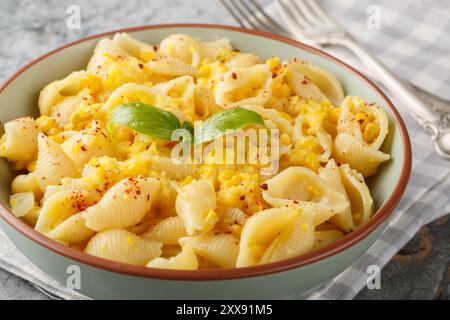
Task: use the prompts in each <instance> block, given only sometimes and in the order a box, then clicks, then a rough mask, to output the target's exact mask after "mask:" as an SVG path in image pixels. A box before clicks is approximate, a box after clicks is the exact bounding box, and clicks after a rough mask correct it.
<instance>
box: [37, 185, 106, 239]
mask: <svg viewBox="0 0 450 320" xmlns="http://www.w3.org/2000/svg"><path fill="white" fill-rule="evenodd" d="M98 199H99V194H98V193H97V192H96V191H88V190H63V191H59V192H56V193H55V194H53V195H52V196H50V197H48V199H47V200H46V201H44V204H43V206H42V209H41V212H40V214H39V218H38V221H37V223H36V228H35V229H36V230H37V231H39V232H42V233H48V232H50V231H52V230H53V229H54V228H56V227H57V226H58V225H59V224H61V223H62V222H63V221H64V220H66V219H67V218H69V217H70V216H72V215H73V214H75V213H78V212H81V211H83V210H84V209H86V208H87V207H89V206H90V205H92V204H94V203H95V202H96V201H97V200H98Z"/></svg>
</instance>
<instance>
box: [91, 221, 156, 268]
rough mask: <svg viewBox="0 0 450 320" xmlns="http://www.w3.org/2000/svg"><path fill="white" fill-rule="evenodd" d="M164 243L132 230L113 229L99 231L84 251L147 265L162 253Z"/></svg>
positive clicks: (111, 258) (100, 256)
mask: <svg viewBox="0 0 450 320" xmlns="http://www.w3.org/2000/svg"><path fill="white" fill-rule="evenodd" d="M161 247H162V243H160V242H157V241H151V240H145V239H142V238H140V237H139V236H137V235H135V234H134V233H132V232H129V231H126V230H121V229H111V230H105V231H102V232H99V233H97V234H96V235H95V236H94V237H93V238H92V239H91V240H89V242H88V244H87V246H86V248H85V249H84V252H85V253H87V254H90V255H93V256H97V257H99V258H103V259H108V260H113V261H117V262H122V263H129V264H134V265H139V266H145V265H146V264H147V262H149V261H150V260H152V259H153V258H156V257H159V256H160V255H161Z"/></svg>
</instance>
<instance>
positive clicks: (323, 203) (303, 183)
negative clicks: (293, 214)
mask: <svg viewBox="0 0 450 320" xmlns="http://www.w3.org/2000/svg"><path fill="white" fill-rule="evenodd" d="M264 184H265V186H266V187H265V188H266V189H267V190H266V191H264V192H263V198H264V200H266V202H268V203H269V204H271V205H272V206H276V207H281V206H285V205H291V206H297V207H302V208H310V209H312V211H313V212H314V219H313V220H314V225H315V226H316V225H319V224H321V223H322V222H324V221H326V220H328V219H330V218H331V217H332V216H334V215H335V214H338V213H342V212H344V211H345V210H347V209H348V207H349V202H348V201H347V200H346V198H345V196H344V195H342V194H340V193H338V192H337V191H335V190H333V189H332V188H330V187H329V186H328V185H327V184H326V183H325V181H323V180H322V179H321V178H320V177H319V176H318V175H317V174H316V173H315V172H313V171H312V170H310V169H307V168H303V167H290V168H288V169H285V170H284V171H282V172H281V173H279V174H278V175H276V176H275V177H273V178H271V179H269V180H267V181H265V182H264Z"/></svg>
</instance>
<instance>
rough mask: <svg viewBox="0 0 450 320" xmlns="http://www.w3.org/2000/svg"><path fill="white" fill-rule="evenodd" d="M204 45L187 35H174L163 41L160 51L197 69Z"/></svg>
mask: <svg viewBox="0 0 450 320" xmlns="http://www.w3.org/2000/svg"><path fill="white" fill-rule="evenodd" d="M201 48H202V43H201V41H199V40H198V39H196V38H194V37H192V36H190V35H187V34H172V35H170V36H168V37H166V38H164V39H163V40H162V41H161V44H160V47H159V51H160V52H161V53H162V54H165V55H167V56H170V57H173V58H175V59H178V60H180V61H183V62H185V63H186V64H188V65H192V66H193V67H197V65H198V62H199V60H200V56H199V55H200V51H201Z"/></svg>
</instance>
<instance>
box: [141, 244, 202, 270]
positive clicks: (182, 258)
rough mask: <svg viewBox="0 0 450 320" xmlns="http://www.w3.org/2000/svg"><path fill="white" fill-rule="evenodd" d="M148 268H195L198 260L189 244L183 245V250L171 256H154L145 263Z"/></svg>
mask: <svg viewBox="0 0 450 320" xmlns="http://www.w3.org/2000/svg"><path fill="white" fill-rule="evenodd" d="M147 267H148V268H160V269H178V270H197V269H198V260H197V255H196V253H195V251H194V249H193V248H192V247H190V246H184V247H183V250H182V251H181V252H180V253H179V254H178V255H176V256H175V257H171V258H168V259H167V258H154V259H153V260H150V262H149V263H147Z"/></svg>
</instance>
